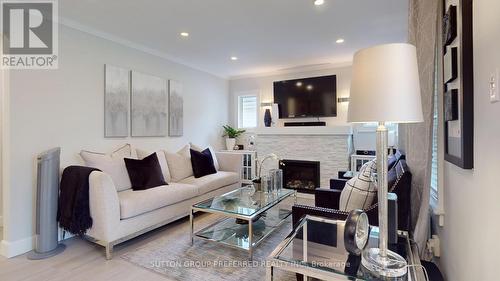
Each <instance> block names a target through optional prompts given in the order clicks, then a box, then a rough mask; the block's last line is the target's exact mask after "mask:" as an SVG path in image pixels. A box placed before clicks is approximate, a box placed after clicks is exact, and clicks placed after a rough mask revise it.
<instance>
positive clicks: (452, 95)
mask: <svg viewBox="0 0 500 281" xmlns="http://www.w3.org/2000/svg"><path fill="white" fill-rule="evenodd" d="M454 120H458V90H457V89H452V90H450V91H447V92H445V93H444V121H445V122H446V121H454Z"/></svg>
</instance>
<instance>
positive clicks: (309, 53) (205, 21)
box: [59, 0, 408, 78]
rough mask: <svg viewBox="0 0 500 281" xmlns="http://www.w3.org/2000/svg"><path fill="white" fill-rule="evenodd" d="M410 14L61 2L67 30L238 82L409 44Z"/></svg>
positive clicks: (360, 2) (385, 0)
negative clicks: (75, 29)
mask: <svg viewBox="0 0 500 281" xmlns="http://www.w3.org/2000/svg"><path fill="white" fill-rule="evenodd" d="M407 9H408V3H407V1H406V0H325V4H324V5H322V6H315V5H313V1H312V0H141V1H137V0H108V1H98V0H78V1H74V0H60V1H59V11H60V18H61V21H62V22H63V23H66V24H68V25H72V26H74V27H79V28H80V29H82V30H86V31H93V32H96V33H99V34H101V36H108V37H109V38H112V39H115V40H119V41H122V42H131V43H133V45H134V46H135V47H139V48H142V49H144V50H149V51H152V52H154V53H156V54H160V55H162V56H164V57H166V58H169V59H172V60H174V61H176V62H180V63H183V64H186V65H189V66H191V67H194V68H197V69H200V70H204V71H207V72H209V73H213V74H215V75H218V76H221V77H233V78H234V77H237V76H242V75H248V74H257V73H264V72H272V71H277V70H282V69H286V68H293V67H299V66H311V65H317V64H325V63H332V64H337V63H345V62H349V61H351V60H352V55H353V54H354V52H355V51H356V50H358V49H360V48H363V47H368V46H372V45H376V44H381V43H394V42H406V41H407V26H408V24H407V18H408V17H407V15H408V11H407ZM180 32H189V37H187V38H185V37H181V36H180V35H179V33H180ZM338 38H343V39H345V42H344V43H343V44H336V43H335V41H336V40H337V39H338ZM231 56H237V57H238V60H237V61H232V60H231V59H230V57H231Z"/></svg>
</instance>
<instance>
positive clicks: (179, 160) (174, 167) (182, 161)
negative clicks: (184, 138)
mask: <svg viewBox="0 0 500 281" xmlns="http://www.w3.org/2000/svg"><path fill="white" fill-rule="evenodd" d="M165 156H166V157H167V163H168V168H169V170H170V175H171V176H172V181H173V182H179V181H180V180H183V179H185V178H187V177H190V176H192V175H193V166H192V165H191V155H190V153H189V145H186V146H184V147H183V148H181V150H179V151H177V152H175V153H171V152H168V151H165Z"/></svg>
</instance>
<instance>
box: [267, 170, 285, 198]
mask: <svg viewBox="0 0 500 281" xmlns="http://www.w3.org/2000/svg"><path fill="white" fill-rule="evenodd" d="M269 175H270V177H271V184H272V192H273V193H279V192H280V191H281V189H282V188H283V170H281V169H272V170H270V171H269Z"/></svg>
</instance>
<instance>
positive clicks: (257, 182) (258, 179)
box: [252, 153, 280, 191]
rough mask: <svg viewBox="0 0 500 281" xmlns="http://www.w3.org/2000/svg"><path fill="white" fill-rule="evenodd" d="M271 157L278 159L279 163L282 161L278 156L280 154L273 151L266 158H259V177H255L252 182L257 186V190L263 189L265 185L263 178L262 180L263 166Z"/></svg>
mask: <svg viewBox="0 0 500 281" xmlns="http://www.w3.org/2000/svg"><path fill="white" fill-rule="evenodd" d="M269 159H273V160H276V161H277V162H278V164H279V162H280V159H279V158H278V156H277V155H276V154H274V153H271V154H268V155H266V156H265V157H264V158H262V160H260V161H259V159H257V160H256V161H257V169H258V173H257V177H256V178H255V179H253V180H252V183H253V185H254V187H255V190H257V191H263V187H262V180H261V177H262V166H263V165H264V162H266V161H267V160H269Z"/></svg>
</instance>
